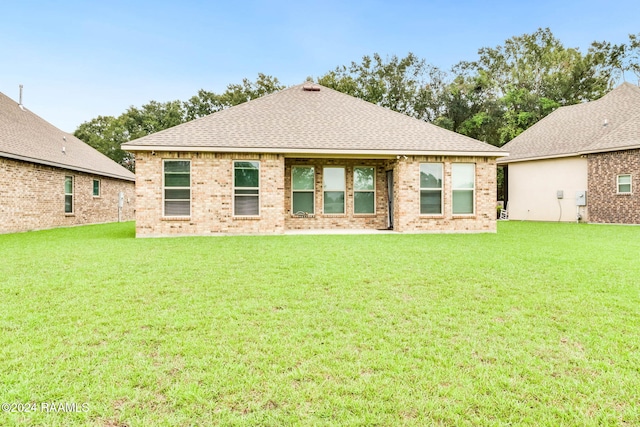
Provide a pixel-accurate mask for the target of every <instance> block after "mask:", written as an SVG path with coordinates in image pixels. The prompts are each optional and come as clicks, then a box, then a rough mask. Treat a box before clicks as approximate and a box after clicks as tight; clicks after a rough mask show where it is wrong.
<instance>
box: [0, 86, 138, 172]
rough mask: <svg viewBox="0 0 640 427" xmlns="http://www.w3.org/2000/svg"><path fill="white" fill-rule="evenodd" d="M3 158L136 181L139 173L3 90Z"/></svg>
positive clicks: (0, 96)
mask: <svg viewBox="0 0 640 427" xmlns="http://www.w3.org/2000/svg"><path fill="white" fill-rule="evenodd" d="M0 157H5V158H11V159H15V160H22V161H26V162H31V163H38V164H43V165H48V166H54V167H59V168H64V169H69V170H74V171H79V172H87V173H91V174H95V175H100V176H105V177H111V178H118V179H124V180H128V181H134V180H135V175H134V174H133V173H131V171H129V170H128V169H126V168H124V167H122V166H121V165H119V164H118V163H116V162H114V161H113V160H111V159H110V158H108V157H107V156H105V155H104V154H102V153H100V152H99V151H97V150H95V149H94V148H93V147H91V146H89V145H87V144H85V143H84V142H82V141H81V140H79V139H78V138H76V137H75V136H73V135H72V134H70V133H66V132H63V131H61V130H60V129H58V128H56V127H55V126H53V125H52V124H50V123H49V122H47V121H46V120H44V119H42V118H41V117H39V116H37V115H36V114H34V113H32V112H31V111H29V110H28V109H27V108H25V107H24V106H22V105H20V104H18V103H17V102H15V101H14V100H12V99H11V98H9V97H8V96H6V95H4V94H3V93H0Z"/></svg>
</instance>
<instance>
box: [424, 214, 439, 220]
mask: <svg viewBox="0 0 640 427" xmlns="http://www.w3.org/2000/svg"><path fill="white" fill-rule="evenodd" d="M420 218H424V219H444V215H442V214H420Z"/></svg>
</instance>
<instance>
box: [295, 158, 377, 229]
mask: <svg viewBox="0 0 640 427" xmlns="http://www.w3.org/2000/svg"><path fill="white" fill-rule="evenodd" d="M388 163H389V162H388V161H387V160H352V159H303V158H300V159H287V160H286V162H285V165H286V167H285V180H284V182H285V213H286V218H285V226H286V229H287V230H313V229H373V230H377V229H385V228H387V226H388V223H387V216H388V207H387V203H388V202H387V184H386V170H387V169H388V167H389V166H388ZM292 166H313V167H314V172H315V214H314V215H312V216H309V217H306V218H299V217H296V216H295V215H292V212H291V167H292ZM325 166H327V167H332V166H338V167H344V168H345V178H346V194H345V213H344V214H324V213H323V202H322V198H323V187H322V182H323V175H322V172H323V168H324V167H325ZM354 166H370V167H374V168H375V177H376V183H375V213H374V214H354V207H353V168H354Z"/></svg>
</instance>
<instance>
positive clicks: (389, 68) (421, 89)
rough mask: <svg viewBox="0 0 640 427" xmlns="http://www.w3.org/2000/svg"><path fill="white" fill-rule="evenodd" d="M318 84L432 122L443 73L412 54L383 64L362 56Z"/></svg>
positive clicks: (381, 60) (329, 73) (323, 77)
mask: <svg viewBox="0 0 640 427" xmlns="http://www.w3.org/2000/svg"><path fill="white" fill-rule="evenodd" d="M317 81H318V83H320V84H321V85H323V86H327V87H330V88H332V89H335V90H337V91H340V92H343V93H346V94H348V95H351V96H355V97H357V98H361V99H364V100H365V101H369V102H371V103H374V104H377V105H380V106H382V107H386V108H389V109H391V110H394V111H398V112H400V113H404V114H407V115H409V116H412V117H415V118H418V119H423V120H428V121H432V120H433V119H434V118H435V117H436V116H437V113H438V110H439V105H438V98H439V93H440V92H441V91H442V90H443V89H444V85H445V82H444V73H443V72H442V71H440V70H439V69H438V68H436V67H434V66H432V65H429V64H427V63H426V61H425V60H424V59H420V58H418V57H417V56H415V55H414V54H413V53H409V54H408V55H407V56H406V57H404V58H398V57H397V56H395V55H393V56H391V57H388V58H387V59H386V60H385V59H383V58H382V57H381V56H380V55H379V54H377V53H375V54H373V56H372V57H371V56H368V55H365V56H363V57H362V62H361V63H356V62H352V63H351V65H350V66H348V67H347V66H344V65H343V66H339V67H337V68H336V69H335V70H333V71H330V72H328V73H326V74H325V75H323V76H321V77H319V78H318V80H317Z"/></svg>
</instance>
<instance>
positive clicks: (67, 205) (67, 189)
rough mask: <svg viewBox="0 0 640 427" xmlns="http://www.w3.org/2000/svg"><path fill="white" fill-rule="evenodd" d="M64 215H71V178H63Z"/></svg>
mask: <svg viewBox="0 0 640 427" xmlns="http://www.w3.org/2000/svg"><path fill="white" fill-rule="evenodd" d="M64 213H66V214H72V213H73V177H72V176H65V177H64Z"/></svg>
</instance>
